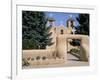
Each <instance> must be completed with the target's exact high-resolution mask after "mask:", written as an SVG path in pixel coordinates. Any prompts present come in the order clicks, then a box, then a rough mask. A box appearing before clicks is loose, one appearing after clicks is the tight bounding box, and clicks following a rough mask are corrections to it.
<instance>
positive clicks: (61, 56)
mask: <svg viewBox="0 0 100 80" xmlns="http://www.w3.org/2000/svg"><path fill="white" fill-rule="evenodd" d="M47 24H48V25H50V26H51V27H52V28H51V30H50V32H52V35H51V38H52V42H53V43H54V44H53V45H51V46H47V47H46V49H43V50H23V53H22V54H23V56H22V59H23V60H22V65H24V64H25V62H27V63H28V64H29V65H28V66H31V67H34V66H37V65H38V66H39V65H49V64H50V65H52V64H66V62H67V54H68V53H67V51H68V44H69V42H68V39H69V40H72V39H79V40H81V52H80V59H81V60H82V61H88V60H89V37H88V36H86V35H76V34H74V33H75V29H74V26H75V20H73V19H72V18H71V17H69V19H68V20H67V21H66V26H63V25H60V26H56V25H55V20H54V19H53V18H49V19H48V23H47ZM23 67H25V66H23ZM26 67H27V66H26Z"/></svg>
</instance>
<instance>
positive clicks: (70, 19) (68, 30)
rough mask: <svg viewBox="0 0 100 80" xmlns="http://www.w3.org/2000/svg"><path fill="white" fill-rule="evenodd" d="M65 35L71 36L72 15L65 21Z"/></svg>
mask: <svg viewBox="0 0 100 80" xmlns="http://www.w3.org/2000/svg"><path fill="white" fill-rule="evenodd" d="M66 23H67V33H68V34H71V33H72V29H73V28H74V26H75V20H74V19H73V18H72V15H70V16H69V19H68V20H67V22H66Z"/></svg>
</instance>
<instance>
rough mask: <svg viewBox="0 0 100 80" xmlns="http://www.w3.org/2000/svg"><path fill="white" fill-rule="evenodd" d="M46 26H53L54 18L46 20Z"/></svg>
mask: <svg viewBox="0 0 100 80" xmlns="http://www.w3.org/2000/svg"><path fill="white" fill-rule="evenodd" d="M47 25H48V26H51V27H52V26H55V19H54V18H48V22H47Z"/></svg>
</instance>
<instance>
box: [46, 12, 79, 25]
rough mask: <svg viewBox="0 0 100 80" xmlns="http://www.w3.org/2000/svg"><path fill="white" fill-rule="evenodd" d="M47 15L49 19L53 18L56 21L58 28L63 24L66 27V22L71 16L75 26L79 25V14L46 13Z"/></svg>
mask: <svg viewBox="0 0 100 80" xmlns="http://www.w3.org/2000/svg"><path fill="white" fill-rule="evenodd" d="M45 14H46V16H47V17H51V18H54V19H55V20H56V21H55V25H56V26H59V25H61V24H63V25H64V26H66V21H67V20H68V19H69V17H70V16H72V18H73V19H74V20H75V26H77V25H78V22H77V20H76V17H78V15H79V13H67V12H66V13H64V12H45Z"/></svg>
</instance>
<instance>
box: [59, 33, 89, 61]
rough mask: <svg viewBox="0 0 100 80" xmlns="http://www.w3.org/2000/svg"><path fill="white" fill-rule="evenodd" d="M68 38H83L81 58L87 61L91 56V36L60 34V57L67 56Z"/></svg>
mask: <svg viewBox="0 0 100 80" xmlns="http://www.w3.org/2000/svg"><path fill="white" fill-rule="evenodd" d="M67 39H80V40H81V53H80V58H81V60H82V61H87V60H88V58H89V37H88V36H86V35H76V34H75V35H72V34H69V35H59V36H57V54H58V55H59V56H60V57H63V58H65V59H66V58H67V48H68V46H67Z"/></svg>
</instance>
